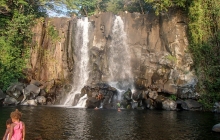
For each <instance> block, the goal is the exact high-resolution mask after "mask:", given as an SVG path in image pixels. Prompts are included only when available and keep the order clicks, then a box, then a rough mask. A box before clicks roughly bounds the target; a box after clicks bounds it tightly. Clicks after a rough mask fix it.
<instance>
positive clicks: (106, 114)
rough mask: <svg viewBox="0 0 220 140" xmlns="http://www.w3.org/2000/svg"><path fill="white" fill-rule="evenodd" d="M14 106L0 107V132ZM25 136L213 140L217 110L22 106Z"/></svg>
mask: <svg viewBox="0 0 220 140" xmlns="http://www.w3.org/2000/svg"><path fill="white" fill-rule="evenodd" d="M14 109H15V107H2V108H0V114H1V115H0V136H3V134H4V131H5V121H6V120H7V119H8V118H9V115H10V112H11V111H13V110H14ZM18 109H19V110H21V111H22V113H23V121H24V122H25V124H26V128H27V134H26V139H27V140H34V139H35V138H37V137H39V136H41V137H42V138H43V140H142V139H143V140H145V139H146V140H177V139H178V140H186V139H198V140H202V139H204V140H214V139H220V134H218V133H214V132H212V131H211V128H212V126H213V125H214V124H216V123H219V122H220V114H213V113H207V112H205V113H204V112H188V111H180V112H175V111H151V110H144V111H140V110H122V112H117V111H116V110H93V109H77V108H63V107H45V106H37V107H30V106H21V107H18Z"/></svg>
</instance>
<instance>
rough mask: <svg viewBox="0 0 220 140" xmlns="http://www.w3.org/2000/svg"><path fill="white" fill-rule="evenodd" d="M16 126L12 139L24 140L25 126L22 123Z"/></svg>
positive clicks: (17, 123)
mask: <svg viewBox="0 0 220 140" xmlns="http://www.w3.org/2000/svg"><path fill="white" fill-rule="evenodd" d="M14 123H15V124H16V125H15V126H14V130H13V131H14V132H13V135H12V137H11V140H22V138H23V132H22V131H23V124H22V122H21V121H20V122H14Z"/></svg>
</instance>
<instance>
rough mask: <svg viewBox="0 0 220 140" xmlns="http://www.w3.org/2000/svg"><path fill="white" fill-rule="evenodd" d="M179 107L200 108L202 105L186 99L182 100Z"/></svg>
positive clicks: (187, 108) (186, 108)
mask: <svg viewBox="0 0 220 140" xmlns="http://www.w3.org/2000/svg"><path fill="white" fill-rule="evenodd" d="M181 107H182V108H183V109H185V110H201V109H202V105H201V104H200V103H199V102H197V101H195V100H192V99H188V100H185V101H183V102H182V105H181Z"/></svg>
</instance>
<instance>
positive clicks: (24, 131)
mask: <svg viewBox="0 0 220 140" xmlns="http://www.w3.org/2000/svg"><path fill="white" fill-rule="evenodd" d="M22 123H23V140H25V133H26V130H25V124H24V122H22Z"/></svg>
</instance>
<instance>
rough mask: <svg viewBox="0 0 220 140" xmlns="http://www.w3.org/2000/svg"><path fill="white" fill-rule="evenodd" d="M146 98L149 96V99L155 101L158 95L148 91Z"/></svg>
mask: <svg viewBox="0 0 220 140" xmlns="http://www.w3.org/2000/svg"><path fill="white" fill-rule="evenodd" d="M148 96H149V98H151V99H154V100H155V99H157V96H158V93H157V91H150V92H149V94H148Z"/></svg>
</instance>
